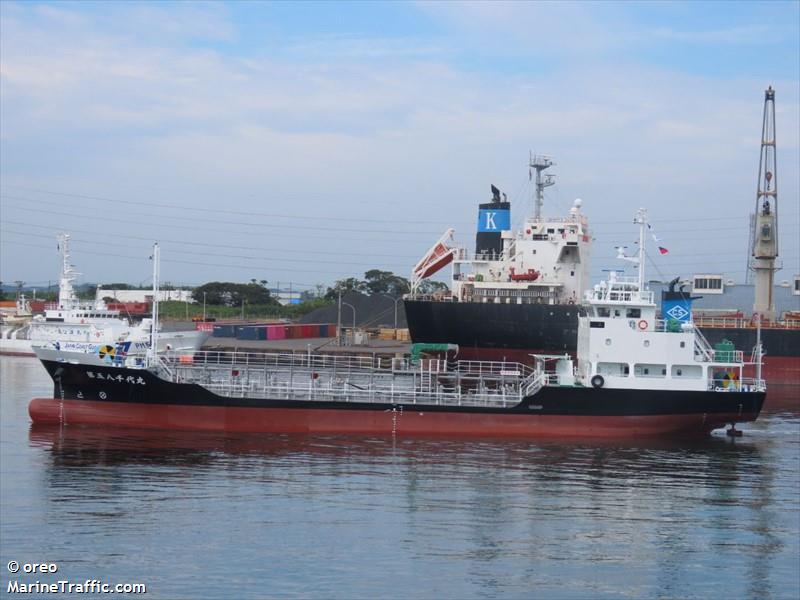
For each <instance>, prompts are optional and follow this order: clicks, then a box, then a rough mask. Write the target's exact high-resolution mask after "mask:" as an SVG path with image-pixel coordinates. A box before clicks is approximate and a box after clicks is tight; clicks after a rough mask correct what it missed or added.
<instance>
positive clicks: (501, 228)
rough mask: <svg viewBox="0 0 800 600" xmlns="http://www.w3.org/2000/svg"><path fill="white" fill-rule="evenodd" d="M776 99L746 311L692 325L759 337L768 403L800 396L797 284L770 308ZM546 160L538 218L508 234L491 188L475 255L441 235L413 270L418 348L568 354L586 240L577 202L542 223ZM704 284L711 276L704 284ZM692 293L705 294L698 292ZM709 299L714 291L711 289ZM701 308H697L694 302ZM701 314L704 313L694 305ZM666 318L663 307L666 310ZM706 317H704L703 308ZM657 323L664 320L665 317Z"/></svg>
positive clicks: (410, 318)
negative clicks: (426, 288) (444, 274)
mask: <svg viewBox="0 0 800 600" xmlns="http://www.w3.org/2000/svg"><path fill="white" fill-rule="evenodd" d="M775 149H776V143H775V92H774V90H773V89H772V88H771V87H770V88H769V89H767V90H766V92H765V98H764V113H763V126H762V136H761V157H760V161H759V175H758V190H757V197H756V209H755V213H754V214H753V216H752V219H751V220H752V226H751V239H750V252H751V261H750V264H749V268H750V269H751V270H752V271H753V272H754V273H755V286H754V289H755V293H754V296H755V298H750V301H752V302H753V304H752V305H751V306H752V309H751V306H744V305H738V306H736V305H734V306H729V307H727V306H726V307H723V308H728V309H731V310H729V311H722V312H721V313H720V314H719V315H717V316H713V317H712V316H710V315H709V314H708V313H706V312H704V313H702V314H698V315H697V317H696V319H695V321H696V323H697V324H698V325H699V328H700V331H701V332H702V334H703V335H704V336H706V337H707V338H708V340H709V342H710V343H712V344H715V343H720V342H723V341H725V340H729V341H733V342H734V343H736V345H737V346H739V347H753V346H754V345H755V343H756V329H757V326H760V327H761V329H762V335H763V343H764V348H765V351H766V356H765V359H764V374H765V378H766V380H767V381H769V383H770V384H771V385H770V397H771V398H784V399H797V398H799V397H800V276H795V278H794V288H793V289H792V290H783V289H781V290H780V291H783V292H788V294H789V298H788V300H787V301H786V302H785V303H783V305H784V308H785V309H784V310H783V311H777V310H776V305H775V290H776V288H775V285H774V284H775V281H774V279H775V277H774V275H775V271H776V264H775V262H776V258H777V257H778V194H777V176H776V158H775ZM552 164H553V163H552V160H551V159H550V158H549V157H545V156H535V157H532V158H531V161H530V168H531V169H532V170H533V171H535V173H536V185H535V212H534V215H533V216H532V217H529V218H527V219H526V220H525V222H524V225H523V227H522V228H521V229H520V230H518V231H516V232H512V231H511V228H510V218H509V217H510V203H508V202H507V201H505V199H501V198H500V195H499V192H498V191H496V188H494V186H493V199H492V201H491V202H487V203H483V204H480V206H479V212H478V233H477V237H476V243H475V252H474V254H473V255H472V256H470V255H469V253H468V252H467V250H466V249H465V248H463V247H461V246H459V245H457V244H456V243H455V242H454V241H453V230H448V232H446V234H445V235H443V236H442V238H441V239H440V240H438V242H437V243H436V244H434V246H433V247H432V248H431V249H430V250H429V251H428V252H427V253H426V254H425V256H424V257H423V258H422V259H421V260H420V261H419V262H418V263H417V265H416V266H415V267H414V269H413V272H412V276H411V282H412V286H411V293H410V294H408V295H407V296H406V298H405V300H404V303H405V312H406V319H407V322H408V327H409V331H410V334H411V338H412V340H413V341H414V342H415V343H420V342H422V343H451V344H457V345H458V346H459V356H460V357H463V358H469V359H475V360H477V359H487V360H488V359H508V360H516V361H520V362H525V363H530V362H531V361H532V360H533V359H532V357H531V355H532V354H537V353H561V352H569V353H574V352H575V351H576V349H577V325H578V317H579V309H578V306H577V305H576V304H575V298H576V297H577V298H580V297H581V296H582V294H583V293H584V292H585V290H586V288H587V287H588V284H589V276H588V273H589V264H588V263H589V257H590V252H591V232H590V230H589V226H588V222H587V219H586V217H585V216H584V215H583V214H581V212H580V210H581V203H580V201H579V200H576V201H575V205H574V206H573V208H572V209H571V210H570V214H569V215H568V216H566V217H563V218H548V217H543V216H542V205H543V201H544V190H545V188H546V187H548V186H550V185H552V184H553V177H552V175H548V174H545V173H544V172H545V171H546V170H547V169H548V168H549V167H551V166H552ZM449 264H451V265H452V278H451V282H450V291H449V292H446V293H439V294H437V295H424V294H421V293H420V292H419V290H420V289H421V286H420V283H421V282H422V281H423V280H424V279H425V278H427V277H430V276H432V275H433V274H434V273H436V272H438V271H439V270H441V269H442V268H444V267H445V266H447V265H449ZM701 279H707V278H701ZM694 291H700V292H701V293H702V292H704V291H706V290H704V289H699V290H698V289H697V286H695V290H694ZM708 291H710V292H711V293H713V292H714V291H719V290H708ZM698 304H700V305H702V303H698ZM698 308H701V306H698ZM662 310H663V309H662ZM701 310H702V309H701ZM662 316H663V315H662Z"/></svg>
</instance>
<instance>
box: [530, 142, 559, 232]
mask: <svg viewBox="0 0 800 600" xmlns="http://www.w3.org/2000/svg"><path fill="white" fill-rule="evenodd" d="M553 164H554V163H553V160H552V159H551V158H550V157H549V156H544V155H541V154H537V155H531V157H530V160H529V164H528V166H529V167H530V168H531V169H535V170H536V198H534V218H535V219H536V220H537V221H541V219H542V206H544V188H546V187H550V186H551V185H555V183H556V182H555V177H556V176H555V175H550V174H547V175H544V176H542V171H544V170H546V169H549V168H550V167H552V166H553Z"/></svg>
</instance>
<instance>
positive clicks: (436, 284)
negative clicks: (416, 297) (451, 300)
mask: <svg viewBox="0 0 800 600" xmlns="http://www.w3.org/2000/svg"><path fill="white" fill-rule="evenodd" d="M449 289H450V288H449V287H447V284H446V283H442V282H441V281H432V280H430V279H425V280H424V281H423V282H422V283H420V284H419V291H420V293H422V294H427V295H431V294H435V293H437V292H446V291H448V290H449Z"/></svg>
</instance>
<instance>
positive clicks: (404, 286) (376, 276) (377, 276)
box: [364, 269, 409, 296]
mask: <svg viewBox="0 0 800 600" xmlns="http://www.w3.org/2000/svg"><path fill="white" fill-rule="evenodd" d="M364 284H365V287H366V288H367V292H369V293H370V294H389V295H390V296H402V295H403V294H405V293H406V292H408V290H409V284H408V279H406V278H404V277H400V276H399V275H395V274H394V273H392V272H391V271H381V270H380V269H372V270H370V271H367V272H366V273H364Z"/></svg>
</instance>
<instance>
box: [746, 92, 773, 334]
mask: <svg viewBox="0 0 800 600" xmlns="http://www.w3.org/2000/svg"><path fill="white" fill-rule="evenodd" d="M776 167H777V165H776V160H775V90H773V89H772V86H770V87H769V88H767V90H766V91H765V92H764V118H763V122H762V125H761V156H760V158H759V161H758V184H757V187H756V190H757V191H756V212H755V214H756V217H755V226H754V228H753V236H752V237H753V271H755V299H754V302H753V312H754V313H757V314H758V315H760V316H761V317H762V318H763V319H765V320H767V321H772V320H774V319H775V298H774V284H775V271H776V270H777V269H776V267H775V259H776V258H777V257H778V177H777V168H776Z"/></svg>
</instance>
